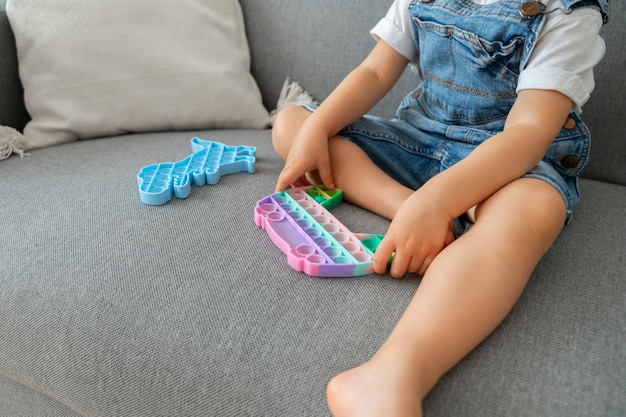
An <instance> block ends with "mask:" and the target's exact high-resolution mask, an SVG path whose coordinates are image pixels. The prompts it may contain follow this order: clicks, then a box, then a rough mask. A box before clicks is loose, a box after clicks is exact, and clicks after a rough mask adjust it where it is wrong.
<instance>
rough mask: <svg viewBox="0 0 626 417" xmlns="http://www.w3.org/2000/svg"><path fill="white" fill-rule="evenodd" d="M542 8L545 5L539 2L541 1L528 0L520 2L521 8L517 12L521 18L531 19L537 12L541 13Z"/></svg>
mask: <svg viewBox="0 0 626 417" xmlns="http://www.w3.org/2000/svg"><path fill="white" fill-rule="evenodd" d="M544 8H545V6H544V5H543V4H542V3H541V1H528V2H526V3H524V4H522V8H521V9H520V11H519V13H520V15H522V19H532V18H533V17H535V16H537V15H538V14H541V12H543V10H544Z"/></svg>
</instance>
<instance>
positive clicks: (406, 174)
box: [338, 0, 608, 233]
mask: <svg viewBox="0 0 626 417" xmlns="http://www.w3.org/2000/svg"><path fill="white" fill-rule="evenodd" d="M528 2H529V0H500V1H498V2H497V3H493V4H490V5H478V4H476V3H474V2H473V1H472V0H415V1H413V2H412V3H411V4H410V6H409V13H410V16H411V20H412V24H413V32H414V39H415V45H416V48H417V51H418V56H419V63H418V69H419V75H420V78H421V80H422V83H421V85H419V87H417V88H416V89H415V90H414V91H412V92H411V93H410V94H409V95H407V96H406V97H405V99H404V100H403V101H402V103H401V104H400V106H399V108H398V111H397V114H396V118H395V119H392V120H387V119H382V118H379V117H375V116H365V117H364V118H362V119H360V120H358V121H357V122H355V123H354V124H352V125H350V126H347V127H346V128H345V129H343V130H342V131H341V132H339V134H338V135H339V136H341V137H343V138H345V139H348V140H350V141H352V142H354V143H356V144H357V145H359V147H361V148H362V149H363V150H364V151H365V152H366V153H367V154H368V156H369V157H370V158H371V159H372V160H373V161H374V163H376V164H377V165H378V166H379V167H381V168H382V169H383V170H384V171H385V172H387V173H388V174H389V175H391V176H392V177H393V178H394V179H396V180H397V181H399V182H400V183H402V184H404V185H405V186H407V187H410V188H412V189H417V188H419V187H420V186H421V185H423V184H424V183H425V182H426V181H428V180H429V179H430V178H432V177H433V176H434V175H436V174H438V173H439V172H441V171H443V170H445V169H446V168H449V167H450V166H452V165H454V164H455V163H457V162H459V161H460V160H461V159H463V158H465V157H466V156H468V155H469V154H470V152H472V151H473V150H474V148H475V147H476V146H477V145H479V144H480V143H482V142H483V141H485V140H487V139H489V138H490V137H492V136H493V135H495V134H497V133H499V132H501V131H502V130H503V129H504V123H505V121H506V117H507V115H508V113H509V111H510V109H511V107H512V106H513V103H514V101H515V99H516V97H517V94H516V91H515V90H516V87H517V81H518V77H519V74H520V71H521V69H522V68H524V65H525V63H526V61H527V60H528V58H529V56H530V53H531V51H532V48H533V46H534V44H535V42H536V39H537V35H538V32H539V31H540V30H541V27H542V24H543V23H544V17H545V16H544V15H543V14H542V13H537V14H536V15H534V16H529V15H528V13H527V14H526V15H524V14H523V13H521V10H522V9H521V8H522V5H523V4H524V3H528ZM562 3H563V5H564V6H565V8H566V10H569V9H570V8H571V7H577V6H592V7H596V8H600V9H601V11H602V12H603V13H605V12H608V3H607V0H598V1H596V0H563V1H562ZM536 5H539V6H543V5H542V4H540V3H536V4H535V6H536ZM544 7H545V6H544ZM531 10H532V9H531ZM544 11H545V10H544ZM554 13H561V11H554ZM605 16H606V14H605ZM589 139H590V136H589V130H588V128H587V126H586V125H585V124H584V123H583V121H582V120H581V119H580V117H579V116H578V115H577V114H575V113H572V114H570V115H569V118H568V119H567V122H566V123H565V125H564V127H563V129H562V130H561V132H560V133H559V135H558V137H557V138H556V140H555V141H554V142H553V144H552V145H551V146H550V148H549V150H548V151H547V153H546V155H545V156H544V158H543V160H542V161H541V162H540V163H539V164H538V165H537V166H536V167H535V168H534V169H533V170H531V171H530V172H528V173H527V174H526V175H524V177H529V178H537V179H540V180H543V181H546V182H548V183H549V184H551V185H552V186H554V187H555V188H556V189H557V190H558V191H559V192H560V194H561V195H562V196H563V199H564V200H565V203H566V207H567V214H568V215H567V222H568V223H569V221H570V220H571V210H572V208H573V206H574V205H575V204H576V202H577V201H578V199H579V194H578V184H577V183H578V181H577V177H578V175H579V174H580V172H581V170H582V168H583V167H584V165H585V163H586V161H587V157H588V153H589ZM509 157H510V158H511V159H513V158H515V157H516V156H515V155H510V156H509ZM467 227H469V226H463V229H467ZM458 232H460V233H461V232H462V230H459V231H458Z"/></svg>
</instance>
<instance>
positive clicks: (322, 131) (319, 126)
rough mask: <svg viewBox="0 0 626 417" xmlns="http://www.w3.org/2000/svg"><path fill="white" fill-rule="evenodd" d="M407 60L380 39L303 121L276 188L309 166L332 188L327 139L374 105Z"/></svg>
mask: <svg viewBox="0 0 626 417" xmlns="http://www.w3.org/2000/svg"><path fill="white" fill-rule="evenodd" d="M407 64H408V59H407V58H405V57H404V56H403V55H401V54H400V53H398V52H396V51H395V49H393V48H392V47H391V46H390V45H389V44H387V43H386V42H385V41H383V40H379V41H378V42H377V44H376V46H375V47H374V49H373V50H372V52H371V53H370V54H369V55H368V56H367V58H365V60H364V61H363V62H362V63H361V64H360V65H359V66H358V67H357V68H356V69H355V70H353V71H352V72H351V73H350V74H349V75H348V76H347V77H346V78H345V79H344V80H343V81H342V82H341V83H340V84H339V85H338V86H337V87H336V88H335V90H334V91H333V92H332V93H331V94H330V95H329V96H328V98H327V99H326V100H324V102H323V103H322V104H321V105H320V106H319V108H318V109H317V110H316V111H315V112H314V113H313V114H312V115H311V116H310V117H309V118H308V119H307V120H306V122H305V123H304V124H303V126H302V128H301V129H300V132H299V133H298V136H297V137H296V138H295V140H294V143H293V145H292V147H291V150H290V152H289V155H288V157H287V158H286V161H285V167H284V168H283V170H282V172H281V173H280V175H279V177H278V181H277V183H276V191H279V190H284V189H285V188H287V187H289V185H290V184H292V183H293V182H294V181H295V180H297V179H298V178H300V177H301V176H302V175H303V174H305V173H306V172H308V171H311V170H318V173H319V176H320V178H321V179H322V181H323V183H324V185H326V186H327V187H329V188H334V184H333V179H332V175H331V172H330V160H329V156H328V139H329V138H330V137H332V136H334V135H335V134H337V132H339V131H340V130H341V129H343V128H344V127H345V126H347V125H349V124H350V123H352V122H353V121H355V120H357V119H358V118H360V117H361V116H363V115H364V114H365V113H367V112H368V111H369V110H370V109H371V108H372V107H374V105H375V104H376V103H378V101H379V100H380V99H382V98H383V97H384V95H385V94H387V92H388V91H389V90H390V89H391V87H393V85H394V84H395V83H396V81H397V80H398V78H400V75H402V72H403V71H404V69H405V68H406V66H407Z"/></svg>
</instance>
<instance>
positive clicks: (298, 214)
mask: <svg viewBox="0 0 626 417" xmlns="http://www.w3.org/2000/svg"><path fill="white" fill-rule="evenodd" d="M342 195H343V192H342V191H341V190H339V189H334V190H329V189H327V188H325V187H322V186H309V187H298V188H292V189H289V190H286V191H280V192H278V193H275V194H272V195H270V196H269V197H265V198H264V199H262V200H259V201H258V202H257V204H256V208H255V211H254V222H255V223H256V224H257V226H259V227H262V228H263V229H265V231H266V232H267V234H268V235H269V237H270V238H271V239H272V241H273V242H274V243H275V244H276V246H278V247H279V248H280V249H281V250H282V251H283V252H284V253H285V254H286V255H287V261H288V263H289V265H290V266H291V267H292V268H294V269H296V270H298V271H303V272H305V273H306V274H308V275H313V276H320V277H351V276H358V275H366V274H371V273H373V272H374V270H373V268H372V261H373V258H374V252H375V251H376V248H377V247H378V244H379V243H380V241H381V240H382V238H383V235H373V234H355V233H352V232H351V231H350V230H348V228H347V227H346V226H344V225H343V224H341V222H340V221H339V220H337V219H336V218H335V216H333V215H332V214H331V213H330V212H329V210H330V209H332V208H333V207H335V206H337V205H338V204H339V203H341V199H342Z"/></svg>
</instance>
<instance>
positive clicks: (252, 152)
mask: <svg viewBox="0 0 626 417" xmlns="http://www.w3.org/2000/svg"><path fill="white" fill-rule="evenodd" d="M191 150H192V152H193V153H192V154H191V155H189V156H188V157H187V158H185V159H183V160H182V161H178V162H173V163H172V162H167V163H161V164H154V165H148V166H145V167H143V168H141V170H140V171H139V173H138V174H137V185H138V186H139V195H140V197H141V201H143V202H144V203H146V204H150V205H153V206H159V205H162V204H165V203H167V202H168V201H170V200H171V199H172V195H175V196H176V197H178V198H187V197H189V193H191V182H192V181H193V183H194V184H195V185H197V186H201V185H204V184H211V185H213V184H217V182H218V181H219V180H220V177H221V176H222V175H228V174H235V173H237V172H243V171H248V172H249V173H251V174H252V173H254V169H255V162H256V158H255V156H256V148H255V147H254V146H226V145H224V144H223V143H219V142H212V141H209V140H202V139H198V138H193V139H191Z"/></svg>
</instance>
